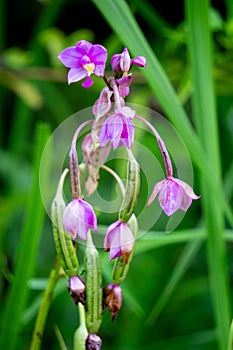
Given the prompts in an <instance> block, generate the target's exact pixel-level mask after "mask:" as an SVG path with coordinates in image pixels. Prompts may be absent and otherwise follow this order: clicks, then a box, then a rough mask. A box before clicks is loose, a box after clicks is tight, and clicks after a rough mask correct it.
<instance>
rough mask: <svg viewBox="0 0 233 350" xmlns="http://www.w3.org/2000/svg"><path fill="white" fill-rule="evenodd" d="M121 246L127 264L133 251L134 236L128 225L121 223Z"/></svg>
mask: <svg viewBox="0 0 233 350" xmlns="http://www.w3.org/2000/svg"><path fill="white" fill-rule="evenodd" d="M120 246H121V253H122V256H123V257H124V259H125V262H126V263H127V262H128V259H129V256H130V254H131V252H132V250H133V246H134V235H133V234H132V232H131V230H130V228H129V227H128V225H127V224H126V223H124V222H122V223H121V231H120Z"/></svg>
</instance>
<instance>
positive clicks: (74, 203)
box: [52, 40, 199, 349]
mask: <svg viewBox="0 0 233 350" xmlns="http://www.w3.org/2000/svg"><path fill="white" fill-rule="evenodd" d="M58 58H59V60H60V61H61V62H62V63H63V64H64V65H65V66H66V67H67V68H69V72H68V84H71V83H74V82H78V81H80V80H83V79H85V80H84V82H83V83H82V86H83V87H85V88H90V87H91V86H92V84H93V80H92V79H91V76H92V75H96V76H98V77H101V78H102V79H103V81H104V83H105V87H104V88H103V89H102V91H101V92H100V95H99V98H98V99H97V101H96V102H95V103H94V105H93V109H92V111H93V119H92V120H87V121H85V122H84V123H83V124H81V125H80V126H79V127H78V128H77V130H76V131H75V133H74V136H73V140H72V143H71V147H70V152H69V169H68V170H69V176H70V190H71V196H72V200H71V202H70V203H69V204H68V205H66V206H64V201H63V198H61V197H62V186H63V182H64V177H65V175H66V174H67V173H68V170H66V171H65V175H64V174H63V175H62V177H61V181H60V183H59V191H58V192H59V195H58V196H56V197H55V200H54V203H53V207H52V211H53V213H55V214H53V217H54V218H55V220H53V227H54V238H55V243H56V248H57V253H58V255H59V256H60V260H61V266H62V267H63V268H64V271H65V272H66V274H67V276H68V277H69V282H68V289H69V293H70V295H71V297H72V298H73V300H74V303H75V304H76V305H77V304H78V303H81V304H83V305H84V307H85V313H86V314H85V320H86V328H87V333H88V334H89V335H88V336H87V337H86V341H85V344H86V345H85V346H86V349H100V347H101V340H100V338H99V336H98V335H97V333H98V331H99V328H100V325H101V321H102V314H103V312H104V311H105V309H106V308H107V309H108V310H109V311H110V313H111V319H112V321H114V320H115V318H116V316H117V314H118V312H119V310H120V308H121V305H122V291H121V287H120V284H121V283H122V282H123V280H124V279H125V277H126V275H127V272H128V269H129V264H130V261H131V259H132V255H133V249H134V245H135V239H136V236H137V229H138V225H137V219H136V216H135V215H134V210H135V207H136V203H137V198H138V194H139V190H140V167H139V165H138V163H137V161H136V159H135V157H134V155H133V153H132V146H133V144H134V138H135V126H134V119H135V118H136V119H138V120H140V121H141V122H143V123H144V124H145V125H146V126H147V127H148V128H149V129H150V130H151V131H152V132H153V134H154V136H155V139H156V142H157V144H158V147H159V150H160V152H161V155H162V158H163V161H164V166H165V172H166V178H165V179H163V180H161V181H160V182H159V183H157V184H155V186H154V190H153V192H152V194H151V196H150V198H149V200H148V204H147V206H149V205H150V204H151V203H152V201H153V200H154V199H155V197H156V196H157V195H158V197H159V203H160V206H161V208H162V210H163V211H164V212H165V213H166V214H167V215H168V216H170V215H172V214H173V213H174V212H175V211H177V210H178V209H181V210H183V211H186V210H187V209H188V208H189V206H190V205H191V202H192V200H194V199H198V198H199V196H196V195H195V194H194V192H193V190H192V188H191V187H190V186H189V185H188V184H186V183H185V182H183V181H182V180H180V179H176V178H174V177H173V169H172V163H171V160H170V157H169V154H168V151H167V149H166V146H165V144H164V142H163V140H162V139H161V137H160V135H159V134H158V132H157V130H156V129H155V128H154V127H153V126H152V125H151V124H150V123H149V122H148V121H147V120H146V119H144V118H143V117H142V116H139V115H137V113H136V111H135V110H133V109H132V108H130V107H128V106H126V105H125V97H126V96H128V94H129V93H130V85H131V83H132V82H133V80H134V76H133V74H132V73H131V68H132V67H133V66H137V67H146V59H145V57H143V56H137V57H135V58H131V57H130V54H129V52H128V49H127V48H124V50H123V52H122V53H120V54H116V55H114V56H112V58H111V59H110V65H111V67H112V76H110V77H109V78H107V77H106V75H105V66H106V61H107V50H106V49H105V48H104V47H103V46H101V45H93V44H91V43H89V42H87V41H85V40H81V41H79V42H78V43H77V44H76V46H73V47H68V48H66V49H65V50H63V51H62V52H61V53H60V55H59V56H58ZM90 124H91V125H92V128H91V133H89V134H87V135H86V136H85V138H84V140H83V143H82V153H83V162H84V166H85V167H86V169H87V172H88V176H87V177H86V179H85V188H86V192H87V194H88V195H90V194H91V193H93V192H94V191H95V190H96V188H97V186H98V181H99V177H100V175H99V169H100V168H101V167H102V168H103V169H105V170H107V171H109V172H110V173H111V174H113V176H114V177H115V178H116V179H117V181H118V182H119V177H118V176H117V174H115V173H114V172H113V170H111V169H109V168H108V167H106V166H105V162H106V160H107V159H108V156H109V152H110V150H111V148H113V150H116V149H117V148H118V147H126V149H127V151H128V172H127V182H126V185H125V187H124V186H123V184H122V182H121V183H120V186H121V188H122V193H123V197H124V199H123V203H122V206H121V208H120V209H119V214H118V220H117V221H115V222H114V223H112V224H111V225H110V226H109V227H108V229H107V232H106V236H105V239H104V249H105V251H106V252H108V251H109V252H110V260H113V259H115V265H114V268H113V275H112V281H111V283H109V284H108V285H107V286H106V287H105V288H102V273H101V265H100V259H99V254H98V251H97V250H96V248H95V245H94V243H93V241H92V237H91V230H93V231H97V230H98V225H97V218H96V215H95V211H94V209H93V207H92V206H91V205H90V204H89V203H88V202H87V201H86V200H85V199H84V198H83V195H82V189H81V186H80V165H79V163H78V153H77V149H76V148H77V140H78V137H79V134H80V131H81V130H82V129H83V128H84V127H85V126H86V125H90ZM59 201H61V202H62V205H60V204H59V203H60V202H59ZM58 209H59V210H58ZM62 237H63V238H62ZM64 237H65V238H64ZM77 238H79V239H81V240H84V241H87V247H86V253H85V262H84V268H85V277H84V279H81V278H80V276H79V275H78V261H77V257H76V258H74V256H73V255H74V251H75V246H76V244H75V240H76V239H77ZM71 248H72V249H71ZM67 255H68V257H67ZM75 259H76V260H75Z"/></svg>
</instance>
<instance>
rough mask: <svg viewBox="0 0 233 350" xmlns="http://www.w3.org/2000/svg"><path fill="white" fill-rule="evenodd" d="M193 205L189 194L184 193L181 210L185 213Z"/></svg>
mask: <svg viewBox="0 0 233 350" xmlns="http://www.w3.org/2000/svg"><path fill="white" fill-rule="evenodd" d="M191 204H192V198H190V197H189V196H187V194H186V193H185V192H184V195H183V197H182V202H181V205H180V209H181V210H183V211H187V210H188V208H189V207H190V205H191Z"/></svg>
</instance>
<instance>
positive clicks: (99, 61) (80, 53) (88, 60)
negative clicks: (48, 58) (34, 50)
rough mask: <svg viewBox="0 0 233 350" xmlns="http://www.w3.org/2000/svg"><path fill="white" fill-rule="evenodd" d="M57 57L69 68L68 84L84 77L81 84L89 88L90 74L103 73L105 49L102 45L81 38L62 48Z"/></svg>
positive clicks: (99, 74) (90, 82)
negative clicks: (74, 44)
mask: <svg viewBox="0 0 233 350" xmlns="http://www.w3.org/2000/svg"><path fill="white" fill-rule="evenodd" d="M58 58H59V60H60V61H61V62H62V63H63V64H64V66H65V67H67V68H70V70H69V73H68V84H71V83H74V82H76V81H79V80H81V79H83V78H85V77H86V80H85V82H84V83H83V84H82V86H84V87H86V88H89V87H90V86H91V85H92V84H93V81H92V80H91V78H90V76H91V74H95V75H98V76H103V75H104V70H105V63H106V60H107V50H106V49H105V48H104V47H103V46H102V45H93V44H91V43H89V42H88V41H86V40H81V41H79V42H78V43H77V44H76V46H71V47H67V48H66V49H65V50H63V51H62V52H61V53H60V54H59V56H58Z"/></svg>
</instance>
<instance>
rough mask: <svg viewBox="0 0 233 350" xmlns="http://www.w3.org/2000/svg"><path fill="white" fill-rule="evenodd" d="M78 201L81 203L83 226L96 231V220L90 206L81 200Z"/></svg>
mask: <svg viewBox="0 0 233 350" xmlns="http://www.w3.org/2000/svg"><path fill="white" fill-rule="evenodd" d="M79 201H80V203H82V207H83V209H84V222H85V224H86V225H88V226H89V228H91V229H92V230H93V231H97V219H96V216H95V212H94V210H93V208H92V206H91V205H90V204H89V203H87V202H86V201H84V200H83V199H79Z"/></svg>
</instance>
